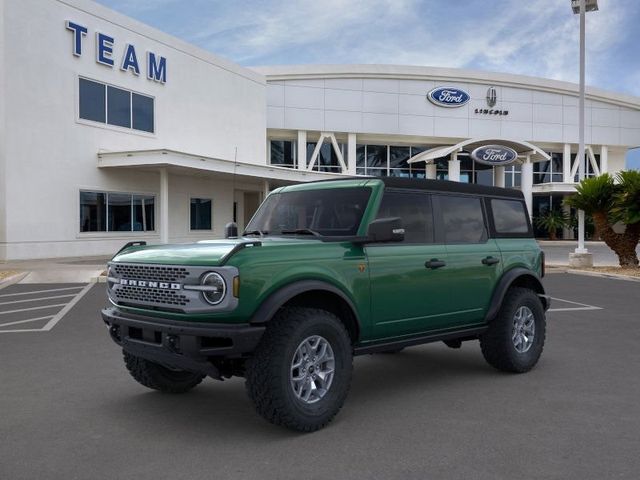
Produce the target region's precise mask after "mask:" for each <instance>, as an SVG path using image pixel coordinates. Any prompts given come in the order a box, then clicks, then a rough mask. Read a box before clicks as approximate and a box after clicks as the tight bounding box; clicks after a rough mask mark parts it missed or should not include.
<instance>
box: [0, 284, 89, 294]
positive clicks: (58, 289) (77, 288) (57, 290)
mask: <svg viewBox="0 0 640 480" xmlns="http://www.w3.org/2000/svg"><path fill="white" fill-rule="evenodd" d="M82 288H84V286H82V285H81V286H79V287H65V288H50V289H48V290H33V291H31V292H20V293H4V294H2V295H0V297H15V296H18V295H32V294H34V293H49V292H63V291H65V290H81V289H82Z"/></svg>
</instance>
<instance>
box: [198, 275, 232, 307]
mask: <svg viewBox="0 0 640 480" xmlns="http://www.w3.org/2000/svg"><path fill="white" fill-rule="evenodd" d="M201 283H202V286H203V287H207V289H206V290H204V291H203V292H202V296H203V297H204V299H205V300H206V301H207V303H210V304H211V305H217V304H219V303H220V302H221V301H222V299H223V298H224V295H225V293H226V292H227V285H226V284H225V283H224V278H222V276H221V275H220V274H219V273H216V272H209V273H207V274H206V275H205V276H204V277H202V282H201Z"/></svg>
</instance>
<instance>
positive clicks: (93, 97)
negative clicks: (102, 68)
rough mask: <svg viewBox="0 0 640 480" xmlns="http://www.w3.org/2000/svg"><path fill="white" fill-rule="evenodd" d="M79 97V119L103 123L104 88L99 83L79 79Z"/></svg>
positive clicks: (104, 115) (104, 117)
mask: <svg viewBox="0 0 640 480" xmlns="http://www.w3.org/2000/svg"><path fill="white" fill-rule="evenodd" d="M79 97H80V108H79V111H80V118H83V119H85V120H92V121H94V122H102V123H105V121H106V111H105V86H104V85H103V84H101V83H97V82H92V81H90V80H86V79H84V78H81V79H80V95H79Z"/></svg>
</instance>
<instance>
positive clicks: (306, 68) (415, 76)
mask: <svg viewBox="0 0 640 480" xmlns="http://www.w3.org/2000/svg"><path fill="white" fill-rule="evenodd" d="M250 68H251V69H253V70H255V71H257V72H259V73H261V74H263V75H265V76H266V78H267V82H268V81H278V80H300V79H325V78H389V79H401V80H436V81H442V82H455V81H460V82H467V83H485V84H486V83H492V84H495V85H500V86H507V87H517V88H531V89H534V90H541V91H546V92H553V93H561V94H569V95H573V96H578V92H579V87H578V84H577V83H571V82H564V81H560V80H552V79H549V78H541V77H531V76H527V75H515V74H512V73H499V72H488V71H481V70H468V69H463V68H443V67H424V66H415V65H375V64H344V65H274V66H259V67H250ZM586 95H587V98H588V99H590V100H598V101H604V102H607V103H615V104H617V105H621V106H625V107H631V108H636V109H638V108H640V97H635V96H632V95H627V94H623V93H615V92H610V91H607V90H602V89H599V88H594V87H587V90H586Z"/></svg>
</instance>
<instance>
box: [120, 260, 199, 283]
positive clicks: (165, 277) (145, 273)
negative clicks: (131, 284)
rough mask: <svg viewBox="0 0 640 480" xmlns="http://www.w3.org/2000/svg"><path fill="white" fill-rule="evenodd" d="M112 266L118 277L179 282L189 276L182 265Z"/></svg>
mask: <svg viewBox="0 0 640 480" xmlns="http://www.w3.org/2000/svg"><path fill="white" fill-rule="evenodd" d="M114 268H115V273H116V275H117V276H118V277H124V278H135V279H138V280H153V281H157V282H179V281H181V280H184V279H185V278H187V277H189V270H188V269H186V268H184V267H167V266H158V265H131V264H129V265H122V264H120V265H119V264H115V267H114Z"/></svg>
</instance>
